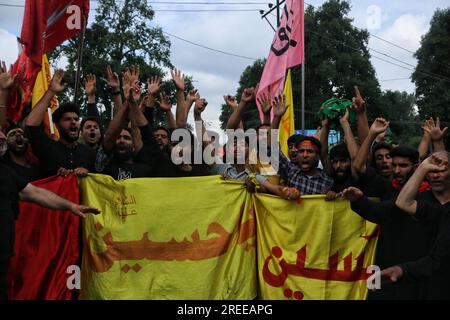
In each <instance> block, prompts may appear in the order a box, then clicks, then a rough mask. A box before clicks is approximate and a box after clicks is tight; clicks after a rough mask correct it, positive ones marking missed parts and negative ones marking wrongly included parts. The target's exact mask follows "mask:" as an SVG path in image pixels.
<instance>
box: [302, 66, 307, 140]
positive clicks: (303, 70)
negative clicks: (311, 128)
mask: <svg viewBox="0 0 450 320" xmlns="http://www.w3.org/2000/svg"><path fill="white" fill-rule="evenodd" d="M305 61H306V59H303V63H302V98H301V99H302V100H301V104H302V134H303V135H305V133H306V132H305Z"/></svg>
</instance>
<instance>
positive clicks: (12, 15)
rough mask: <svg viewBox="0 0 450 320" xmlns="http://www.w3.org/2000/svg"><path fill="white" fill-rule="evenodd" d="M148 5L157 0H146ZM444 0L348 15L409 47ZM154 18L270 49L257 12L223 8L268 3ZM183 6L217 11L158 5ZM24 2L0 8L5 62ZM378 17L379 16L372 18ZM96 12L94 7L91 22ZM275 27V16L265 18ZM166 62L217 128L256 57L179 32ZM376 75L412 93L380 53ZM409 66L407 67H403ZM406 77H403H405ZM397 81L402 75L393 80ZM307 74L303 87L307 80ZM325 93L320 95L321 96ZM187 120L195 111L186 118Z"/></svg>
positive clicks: (245, 47)
mask: <svg viewBox="0 0 450 320" xmlns="http://www.w3.org/2000/svg"><path fill="white" fill-rule="evenodd" d="M24 2H25V0H8V1H7V0H4V1H0V3H8V4H18V5H23V4H24ZM149 2H150V3H153V2H158V1H149ZM174 2H177V3H180V2H194V1H193V0H183V1H181V0H177V1H175V0H174ZM197 2H208V3H214V2H235V3H239V2H241V3H242V2H245V3H249V2H253V3H255V2H258V3H275V0H265V1H264V0H248V1H247V0H246V1H244V0H227V1H218V0H212V1H207V0H203V1H197ZM324 2H325V1H324V0H308V1H307V3H308V4H311V5H314V6H319V5H321V4H322V3H324ZM448 6H449V5H448V0H428V1H427V2H426V3H424V2H423V1H419V0H395V1H388V0H378V1H372V0H371V1H369V0H358V1H352V10H351V13H350V17H351V18H353V19H354V22H353V24H354V25H355V26H357V27H359V28H367V29H368V30H369V32H371V33H372V34H373V35H375V36H378V37H381V38H383V39H385V40H388V41H390V42H393V43H395V44H397V45H399V46H401V47H403V48H405V49H407V50H410V51H416V50H417V49H418V47H419V44H420V39H421V36H422V35H424V34H425V33H426V32H427V30H428V29H429V24H430V21H431V18H432V16H433V13H434V12H435V10H436V9H437V8H446V7H448ZM91 7H92V8H95V7H96V1H91ZM153 8H154V10H155V19H154V20H153V21H151V25H154V26H160V27H162V28H163V30H164V31H166V32H168V33H170V34H173V35H176V36H178V37H181V38H184V39H186V40H189V41H191V42H195V43H198V44H200V45H203V46H207V47H210V48H214V49H217V50H221V51H226V52H229V53H233V54H238V55H242V56H245V57H249V58H254V59H257V58H265V57H267V55H268V52H269V46H270V44H271V41H272V39H273V35H274V32H273V30H272V29H271V27H270V26H269V24H268V23H267V22H266V21H265V20H262V19H261V17H260V14H259V12H257V11H244V12H236V11H233V12H227V11H223V10H230V9H232V10H241V9H246V10H249V9H263V10H267V9H268V6H267V4H251V5H249V4H236V5H216V4H209V5H206V4H203V5H194V4H185V5H181V4H172V5H169V4H158V3H154V4H153ZM168 9H176V10H187V9H201V10H205V9H209V10H222V11H219V12H168V11H158V10H168ZM22 17H23V8H20V7H3V6H0V59H2V60H6V61H7V62H8V63H12V62H14V61H15V59H16V57H17V51H18V50H17V43H16V37H17V36H18V35H19V34H20V29H21V25H22ZM377 17H379V19H378V18H377ZM93 18H94V12H93V11H91V17H90V20H91V21H92V20H93ZM269 19H270V20H271V22H272V23H273V24H274V25H275V24H276V22H275V17H274V16H269ZM171 41H172V48H171V60H172V63H173V64H174V65H175V66H176V67H178V68H180V69H181V70H182V71H183V72H184V73H187V74H189V75H192V76H193V77H194V79H195V80H196V81H197V82H195V86H196V87H197V88H198V89H199V90H200V92H201V94H202V96H204V97H205V98H206V99H207V100H208V101H209V105H208V107H207V111H205V116H204V118H205V119H206V121H207V122H208V123H209V126H210V128H211V129H216V130H217V129H218V128H219V120H218V117H219V115H220V105H221V104H222V96H223V95H224V94H234V93H235V92H236V89H237V86H238V81H239V77H240V75H241V73H242V71H243V70H244V69H245V67H247V66H248V65H250V64H252V63H253V60H251V59H244V58H239V57H233V56H230V55H224V54H221V53H217V52H213V51H210V50H207V49H204V48H200V47H198V46H194V45H192V44H189V43H187V42H184V41H181V40H179V39H176V38H171ZM369 46H370V47H371V48H373V49H375V50H378V51H380V52H383V53H386V54H388V55H390V56H392V57H395V58H396V59H398V60H400V61H403V62H406V63H409V64H411V65H416V61H415V59H414V58H413V57H412V54H411V53H410V52H408V51H405V50H402V49H399V48H397V47H394V46H392V45H390V44H388V43H386V42H383V41H380V40H379V39H377V38H375V37H371V38H370V42H369ZM371 54H372V55H373V56H379V57H381V58H383V59H388V60H390V61H392V62H394V63H396V64H402V63H400V62H398V61H394V60H391V59H389V58H387V57H386V56H383V55H380V54H377V53H374V52H371ZM372 63H373V65H374V66H375V69H376V72H377V77H378V79H379V80H380V84H381V87H382V89H383V90H385V89H391V90H405V91H408V92H411V93H412V92H414V84H413V83H411V81H410V80H409V79H408V78H409V77H410V76H411V71H409V70H406V69H404V68H400V67H398V66H394V65H392V64H388V63H386V62H383V61H381V60H379V59H376V58H374V57H373V58H372ZM404 66H405V67H407V68H412V67H408V66H407V65H404ZM405 78H406V79H405ZM398 79H401V80H398ZM307 81H308V79H306V85H308V82H307ZM326 98H327V97H324V100H326ZM190 119H192V116H190Z"/></svg>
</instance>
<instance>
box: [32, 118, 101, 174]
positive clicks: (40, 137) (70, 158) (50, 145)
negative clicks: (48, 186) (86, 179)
mask: <svg viewBox="0 0 450 320" xmlns="http://www.w3.org/2000/svg"><path fill="white" fill-rule="evenodd" d="M25 134H26V136H27V137H28V139H29V140H30V144H31V147H32V148H33V152H34V154H35V155H36V157H37V158H38V159H39V169H40V172H41V174H42V177H50V176H53V175H55V174H56V173H57V172H58V169H59V168H61V167H63V168H66V169H75V168H79V167H82V168H86V169H88V170H89V171H93V170H94V163H95V151H94V150H93V149H92V148H90V147H88V146H85V145H83V144H78V143H77V144H75V145H73V147H68V146H66V145H64V144H62V143H61V142H59V141H53V140H52V139H50V138H49V137H48V136H47V135H46V134H45V132H44V130H43V128H42V126H26V127H25Z"/></svg>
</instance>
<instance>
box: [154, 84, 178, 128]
mask: <svg viewBox="0 0 450 320" xmlns="http://www.w3.org/2000/svg"><path fill="white" fill-rule="evenodd" d="M158 105H159V109H161V110H162V111H163V112H164V114H165V115H166V118H167V124H168V125H169V128H170V129H176V128H177V123H176V121H175V117H174V115H173V112H172V103H170V99H169V96H168V95H167V94H166V93H164V92H161V93H160V94H159V101H158Z"/></svg>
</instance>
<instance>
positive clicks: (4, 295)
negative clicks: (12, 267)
mask: <svg viewBox="0 0 450 320" xmlns="http://www.w3.org/2000/svg"><path fill="white" fill-rule="evenodd" d="M9 260H10V259H9V258H0V301H4V300H8V270H9Z"/></svg>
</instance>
